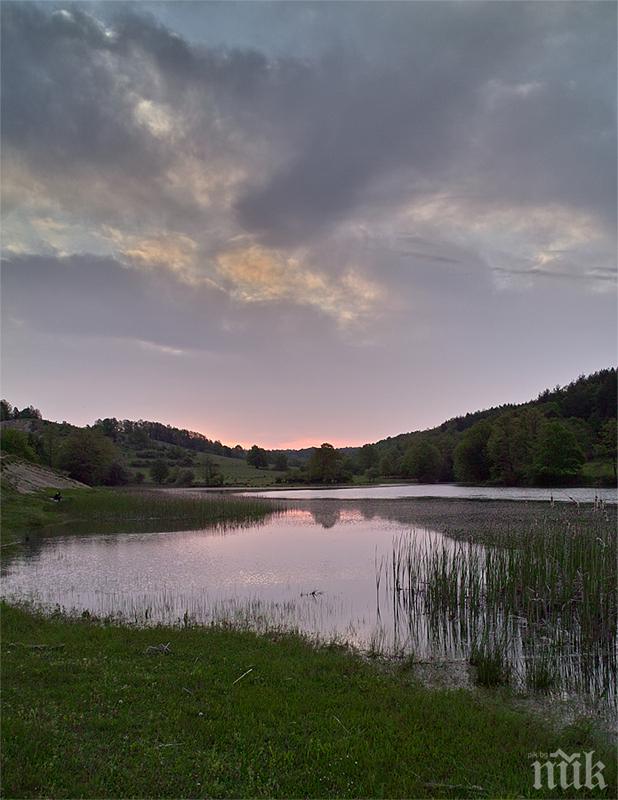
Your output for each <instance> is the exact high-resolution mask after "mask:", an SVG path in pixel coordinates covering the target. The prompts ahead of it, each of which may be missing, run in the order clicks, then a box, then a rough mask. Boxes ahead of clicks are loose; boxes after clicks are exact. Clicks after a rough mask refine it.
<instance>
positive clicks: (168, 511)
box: [1, 485, 277, 555]
mask: <svg viewBox="0 0 618 800" xmlns="http://www.w3.org/2000/svg"><path fill="white" fill-rule="evenodd" d="M54 493H55V490H54V489H51V490H47V491H44V492H37V493H32V494H18V493H17V492H15V491H14V490H12V489H10V488H9V487H6V486H4V485H3V486H2V507H1V511H2V548H3V549H2V552H3V554H4V555H6V554H8V553H9V552H10V551H11V550H12V549H14V548H15V547H16V546H17V541H18V540H19V538H20V536H21V535H22V534H24V533H27V532H31V531H33V530H37V529H40V530H45V529H46V528H47V531H46V532H48V533H52V532H53V531H55V530H59V529H60V526H62V525H66V524H67V523H71V526H70V528H67V529H65V530H64V531H63V532H64V533H68V532H80V533H81V532H87V531H91V532H102V531H106V532H114V531H115V530H118V531H121V530H126V527H127V523H130V527H131V530H133V531H137V530H139V531H156V530H178V529H188V528H199V527H201V526H210V525H226V524H243V523H254V522H257V521H259V520H261V519H264V518H265V517H266V516H267V515H268V514H270V513H272V512H273V511H276V509H277V506H276V505H275V504H274V503H272V502H270V501H268V500H264V499H261V498H254V497H236V496H233V497H232V496H229V495H217V494H213V493H208V494H202V495H191V494H172V493H169V492H162V491H158V490H154V489H152V490H149V489H135V488H133V489H111V488H110V489H102V488H99V489H69V490H64V491H63V492H62V501H61V502H60V503H54V502H53V501H52V499H51V497H52V495H53V494H54Z"/></svg>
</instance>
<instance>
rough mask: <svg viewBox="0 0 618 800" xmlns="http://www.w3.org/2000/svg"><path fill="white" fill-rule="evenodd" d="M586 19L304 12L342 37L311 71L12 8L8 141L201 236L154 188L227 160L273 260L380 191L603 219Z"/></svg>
mask: <svg viewBox="0 0 618 800" xmlns="http://www.w3.org/2000/svg"><path fill="white" fill-rule="evenodd" d="M580 5H582V4H572V5H571V4H544V3H488V4H478V3H465V4H462V3H458V4H451V3H429V4H427V3H410V4H379V7H378V5H374V4H365V5H364V6H361V5H358V4H354V5H353V8H350V7H347V8H346V7H345V4H344V5H343V6H342V5H337V4H333V8H322V7H320V6H306V5H304V6H303V9H304V10H305V12H306V11H307V10H308V9H310V10H311V11H312V13H313V14H314V16H315V15H317V17H320V16H322V17H323V20H324V22H323V25H329V26H330V30H331V31H332V35H331V37H330V38H329V39H327V40H326V41H325V42H324V43H323V44H322V45H321V46H320V47H317V46H316V52H315V56H314V58H313V59H311V60H308V59H303V60H301V59H297V58H294V56H293V55H290V56H288V57H285V58H284V57H278V58H273V57H272V56H268V55H266V54H264V53H260V52H258V51H256V50H255V49H250V48H246V49H244V50H243V49H239V48H235V49H223V48H214V47H210V48H206V47H204V46H199V45H196V44H189V43H188V42H187V41H186V40H184V39H183V38H181V37H180V36H178V35H177V34H175V33H173V32H172V31H170V30H169V29H168V28H166V27H165V26H164V25H162V24H161V23H160V22H158V21H157V19H156V18H155V17H154V16H153V15H148V14H144V13H140V11H139V7H136V6H135V5H133V6H116V4H114V7H113V9H112V10H111V11H109V13H108V14H107V16H108V21H107V23H106V24H107V26H108V27H107V28H106V27H105V26H104V25H103V24H102V23H100V22H99V21H98V20H96V19H95V18H94V17H93V16H92V14H91V13H89V12H90V9H88V8H87V7H86V6H83V7H80V6H69V7H67V8H66V9H63V8H60V7H58V6H57V7H56V8H55V10H54V9H53V8H48V7H40V6H36V5H34V4H30V3H11V2H8V3H4V4H3V7H2V15H3V31H2V37H3V54H2V63H3V101H2V102H3V106H2V117H3V141H4V143H5V145H8V146H9V148H10V149H9V152H13V149H14V150H16V151H17V152H19V154H20V156H21V157H26V158H27V159H28V160H30V161H32V162H33V163H34V164H38V165H39V166H40V167H42V168H44V169H45V170H47V171H50V172H53V173H60V172H62V173H63V174H64V175H65V176H66V173H67V171H68V172H69V174H71V173H73V174H75V175H76V176H77V177H76V180H78V179H79V180H82V181H84V182H85V183H86V184H91V183H92V181H93V179H94V176H93V172H94V171H97V172H98V174H97V176H96V177H97V179H98V180H99V181H101V180H103V181H107V182H109V183H110V184H111V187H112V188H113V187H115V186H117V187H118V190H119V194H121V195H123V197H129V198H131V197H132V201H133V202H134V203H138V202H140V199H141V195H140V189H143V187H144V185H147V186H149V187H150V188H151V190H152V191H153V195H158V198H157V197H153V200H152V203H153V204H154V205H155V206H156V207H157V209H158V213H159V214H160V215H162V218H163V219H170V218H171V219H174V220H177V219H179V218H183V217H184V218H185V219H186V220H187V224H189V222H191V221H192V222H193V224H196V225H198V224H199V219H200V214H201V212H200V210H199V209H197V208H196V207H195V204H194V203H192V201H191V198H190V197H189V196H186V197H184V198H183V197H181V196H179V195H178V193H176V194H174V195H173V196H171V194H170V192H169V191H168V190H167V187H166V185H165V182H164V178H163V176H165V175H166V174H167V173H168V172H169V170H170V169H173V166H174V163H175V162H176V160H177V158H178V154H179V152H182V153H185V154H190V155H191V156H193V157H195V158H197V159H199V160H201V162H202V163H203V164H204V165H206V166H209V165H213V164H219V163H220V159H223V160H224V161H225V159H226V158H227V157H232V158H233V159H236V160H237V161H238V162H239V163H240V164H241V165H242V166H243V168H244V171H245V173H246V178H245V181H244V184H242V185H240V186H239V187H238V189H237V198H236V204H235V208H236V212H237V220H238V222H239V223H240V225H241V227H242V228H244V229H245V230H246V231H248V232H250V233H253V234H256V235H258V236H259V237H261V239H262V240H263V241H264V242H265V243H267V244H269V245H275V246H295V245H298V244H304V243H307V242H308V241H310V240H312V239H313V238H315V237H316V236H319V235H321V234H323V233H324V232H327V231H329V230H330V229H332V228H333V227H334V226H335V225H336V224H337V223H339V222H340V221H341V220H344V219H346V218H348V217H349V216H350V215H351V214H353V213H354V212H355V210H356V209H357V208H359V207H363V208H365V207H366V206H367V204H371V202H372V201H373V202H375V201H376V192H379V187H380V184H381V183H382V182H384V181H389V183H388V187H389V195H388V196H389V200H388V202H389V203H390V204H394V203H397V202H401V201H402V200H403V199H407V198H413V197H414V196H416V195H417V194H419V193H423V192H427V191H428V190H429V191H435V190H438V189H440V188H442V187H445V186H450V187H451V188H452V187H453V186H459V187H462V186H466V185H467V186H468V189H469V190H471V191H474V192H475V193H476V194H477V195H481V196H483V195H484V196H486V197H487V198H488V199H489V200H490V202H494V201H495V200H496V199H498V200H500V199H504V198H506V197H508V198H509V199H510V200H511V201H514V202H519V203H522V204H523V205H526V204H530V203H536V204H538V203H539V202H560V203H563V204H567V205H568V204H571V205H573V206H575V207H578V208H584V209H590V210H592V211H594V212H595V213H601V214H603V215H604V216H605V218H606V219H611V218H612V215H613V212H614V208H615V180H614V178H615V174H614V173H615V171H614V170H612V169H608V165H609V164H612V163H614V161H615V111H614V106H615V102H614V95H615V91H614V90H615V79H614V75H613V70H611V69H610V68H609V66H608V65H609V64H610V63H611V59H612V54H613V53H614V52H615V42H614V40H613V38H612V35H610V34H609V33H608V31H613V30H615V26H614V25H613V21H614V18H615V13H616V9H615V6H614V5H613V4H607V3H587V4H585V5H586V8H585V9H581V8H579V6H580ZM348 6H349V4H348ZM200 11H201V13H202V15H207V7H205V8H200ZM265 13H266V7H265ZM299 13H300V12H299ZM346 25H349V27H350V31H351V33H350V36H349V37H348V38H347V39H346V37H345V35H344V33H343V32H344V31H345V30H347V28H346ZM321 30H322V32H324V31H325V28H324V27H323V28H322V29H321ZM363 43H364V44H365V46H364V48H363V46H362V45H363ZM377 45H379V47H377ZM492 87H493V88H492ZM526 87H529V91H528V92H527V91H526ZM492 92H493V94H492ZM136 96H139V97H140V98H143V99H145V100H147V101H152V102H156V103H162V104H165V106H166V108H167V109H168V112H169V113H170V114H171V115H172V116H173V118H174V119H175V120H176V121H179V122H182V123H183V124H182V126H180V125H179V132H178V134H177V135H176V136H175V137H173V139H172V140H162V139H161V138H157V136H156V135H153V132H152V130H149V129H148V127H147V126H144V125H142V124H139V121H138V120H137V119H136V116H135V113H134V111H135V102H136ZM492 97H493V99H492ZM488 98H489V99H488ZM226 166H227V167H228V168H229V164H228V163H227V162H226ZM395 189H396V191H395ZM379 199H380V201H382V202H384V198H383V197H381V198H379ZM120 202H122V198H121V200H120Z"/></svg>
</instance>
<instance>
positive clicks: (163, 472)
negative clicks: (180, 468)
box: [150, 458, 170, 484]
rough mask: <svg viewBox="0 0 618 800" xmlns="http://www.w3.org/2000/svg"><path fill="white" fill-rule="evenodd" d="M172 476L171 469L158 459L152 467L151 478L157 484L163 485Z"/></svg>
mask: <svg viewBox="0 0 618 800" xmlns="http://www.w3.org/2000/svg"><path fill="white" fill-rule="evenodd" d="M169 474H170V468H169V467H168V466H167V463H166V462H165V461H163V459H162V458H158V459H157V460H156V461H155V462H154V464H153V465H152V467H150V477H151V478H152V479H153V481H154V482H155V483H159V484H161V483H163V481H164V480H165V479H166V478H167V476H168V475H169Z"/></svg>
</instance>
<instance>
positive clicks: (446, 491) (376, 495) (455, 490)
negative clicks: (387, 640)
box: [247, 483, 618, 503]
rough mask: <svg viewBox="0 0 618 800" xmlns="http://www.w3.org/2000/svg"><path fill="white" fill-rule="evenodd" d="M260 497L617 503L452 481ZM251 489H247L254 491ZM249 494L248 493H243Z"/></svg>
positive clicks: (604, 494) (587, 491)
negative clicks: (423, 498) (461, 484)
mask: <svg viewBox="0 0 618 800" xmlns="http://www.w3.org/2000/svg"><path fill="white" fill-rule="evenodd" d="M256 491H257V494H258V495H259V496H260V497H271V498H273V499H282V498H285V499H291V500H309V499H312V500H319V499H328V498H335V499H338V500H346V499H348V500H361V499H384V500H395V499H400V498H406V497H410V498H414V497H441V498H457V499H466V500H541V501H547V502H551V500H552V499H553V500H554V501H555V502H564V503H572V502H574V501H575V502H577V503H593V502H594V500H595V498H598V499H600V500H603V501H604V502H606V503H618V489H616V488H602V489H596V488H590V487H573V488H567V489H540V488H536V487H531V488H522V487H516V486H460V485H458V484H455V483H425V484H422V483H413V484H410V483H404V484H396V485H393V484H379V485H375V486H346V487H338V488H335V489H330V488H328V487H322V488H317V489H316V488H314V489H295V488H290V487H288V488H286V489H275V490H271V489H269V490H264V489H262V490H256ZM254 493H255V492H251V494H254ZM247 494H249V492H247Z"/></svg>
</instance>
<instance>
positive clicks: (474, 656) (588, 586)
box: [377, 509, 618, 699]
mask: <svg viewBox="0 0 618 800" xmlns="http://www.w3.org/2000/svg"><path fill="white" fill-rule="evenodd" d="M617 556H618V553H617V537H616V533H615V527H614V524H613V520H611V519H610V516H609V515H608V514H605V513H603V514H600V513H595V512H594V509H582V510H577V512H575V511H574V512H573V514H572V515H571V517H570V518H569V519H568V520H564V519H563V520H556V519H555V518H552V517H543V516H539V518H538V519H536V520H534V521H533V522H532V523H531V524H529V525H527V526H526V527H522V528H519V529H517V530H508V529H504V528H502V529H499V530H497V531H496V532H495V534H494V535H493V536H491V537H489V536H488V535H487V532H486V531H485V532H484V535H483V544H480V543H478V542H476V541H474V537H473V535H469V536H467V538H465V539H463V540H462V539H454V538H450V537H449V536H442V535H439V534H433V535H432V534H429V533H428V532H423V531H412V532H411V533H410V534H406V535H403V536H401V537H399V538H398V539H397V540H396V541H395V542H394V543H393V550H392V554H391V558H390V560H389V562H388V563H387V562H386V560H383V561H382V562H380V564H378V565H377V567H378V571H379V573H380V576H381V577H385V581H384V585H385V586H386V587H387V591H388V592H390V593H391V596H392V597H393V598H394V599H395V601H396V603H397V605H398V606H399V607H400V608H402V609H403V610H404V611H407V613H408V616H409V618H410V620H412V621H413V620H414V619H415V618H417V617H418V616H419V615H420V616H421V617H422V618H423V619H425V620H426V624H427V625H429V627H430V628H431V629H432V630H434V631H436V632H438V633H440V635H441V636H442V638H443V639H444V640H446V639H449V640H451V641H453V640H457V641H459V642H461V643H462V646H463V648H464V649H465V651H467V652H466V655H467V657H468V658H470V659H471V661H472V662H475V666H476V668H477V673H478V674H479V676H480V678H481V682H484V683H486V684H489V683H493V684H494V685H495V682H498V683H504V682H505V676H506V675H507V673H508V672H509V671H510V672H511V673H513V674H517V676H518V681H519V683H521V684H523V685H526V686H528V687H529V688H532V689H535V690H539V691H550V690H551V689H553V688H559V687H560V686H562V687H564V686H565V685H566V686H567V687H570V688H574V689H576V690H578V691H579V690H584V691H590V690H593V691H595V692H598V693H601V692H603V693H605V695H607V694H608V691H609V693H610V694H611V693H612V690H611V689H609V690H608V686H611V685H613V686H614V687H615V685H616V672H617V670H616V626H617V586H618V574H617ZM379 583H380V582H379V581H378V585H379ZM447 629H448V634H445V631H446V630H447ZM479 642H482V644H479ZM492 642H496V643H497V642H499V643H500V646H499V647H498V646H497V645H495V644H492ZM504 659H506V661H507V662H509V665H510V666H509V667H508V669H507V668H506V667H505V664H504V663H503V662H504ZM614 699H615V693H614Z"/></svg>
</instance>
